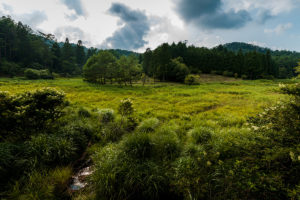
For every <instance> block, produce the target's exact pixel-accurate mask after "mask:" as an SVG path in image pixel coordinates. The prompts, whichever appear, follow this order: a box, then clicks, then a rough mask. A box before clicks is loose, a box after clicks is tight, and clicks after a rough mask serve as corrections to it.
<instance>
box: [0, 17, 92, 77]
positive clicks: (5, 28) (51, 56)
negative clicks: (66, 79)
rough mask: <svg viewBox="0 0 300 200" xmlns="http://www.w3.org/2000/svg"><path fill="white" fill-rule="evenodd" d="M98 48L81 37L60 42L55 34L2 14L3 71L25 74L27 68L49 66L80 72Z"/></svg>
mask: <svg viewBox="0 0 300 200" xmlns="http://www.w3.org/2000/svg"><path fill="white" fill-rule="evenodd" d="M96 51H97V49H95V48H90V49H86V48H85V47H84V46H83V43H82V41H81V40H78V42H77V44H71V43H70V42H69V39H68V38H66V40H65V42H64V43H58V42H57V41H56V40H55V37H54V35H52V34H44V33H42V32H38V33H34V31H33V30H32V29H31V28H30V27H29V26H27V25H24V24H22V22H17V23H16V22H15V21H14V20H13V19H11V18H10V17H4V16H3V17H1V18H0V74H1V75H5V76H15V75H22V74H23V72H24V70H25V69H26V68H32V69H36V70H44V69H48V70H49V71H50V72H55V73H59V74H62V75H79V74H81V72H82V67H83V65H84V63H85V62H86V60H87V59H88V58H89V57H90V56H92V55H93V54H95V53H96Z"/></svg>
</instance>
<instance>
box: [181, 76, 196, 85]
mask: <svg viewBox="0 0 300 200" xmlns="http://www.w3.org/2000/svg"><path fill="white" fill-rule="evenodd" d="M184 83H185V84H187V85H194V84H195V83H196V77H195V76H194V75H191V74H190V75H187V76H186V77H185V79H184Z"/></svg>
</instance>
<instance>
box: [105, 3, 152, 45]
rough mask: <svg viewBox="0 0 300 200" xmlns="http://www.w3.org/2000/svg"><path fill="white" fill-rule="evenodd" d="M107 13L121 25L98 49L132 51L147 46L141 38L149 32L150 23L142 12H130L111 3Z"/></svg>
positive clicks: (121, 6) (118, 4)
mask: <svg viewBox="0 0 300 200" xmlns="http://www.w3.org/2000/svg"><path fill="white" fill-rule="evenodd" d="M108 13H109V14H110V15H113V16H117V17H119V24H122V27H121V28H119V29H117V30H116V31H115V32H114V33H113V35H112V36H111V37H109V38H107V39H106V40H105V41H104V42H103V43H102V45H101V46H100V47H102V48H119V49H128V50H133V49H138V48H141V47H143V46H144V45H145V44H147V42H146V41H145V40H144V39H143V37H144V36H145V35H146V34H147V33H148V31H149V30H150V23H149V19H148V17H147V16H146V15H145V13H144V12H143V11H140V10H132V9H131V8H129V7H127V6H126V5H124V4H121V3H113V4H112V6H111V7H110V9H109V10H108Z"/></svg>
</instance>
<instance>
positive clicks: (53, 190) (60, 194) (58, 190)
mask: <svg viewBox="0 0 300 200" xmlns="http://www.w3.org/2000/svg"><path fill="white" fill-rule="evenodd" d="M71 175H72V170H71V169H70V168H68V167H65V168H56V169H54V170H50V171H47V170H42V171H33V172H32V173H30V175H29V178H28V180H26V181H23V182H16V184H15V185H14V187H13V190H12V191H11V192H10V193H8V197H9V199H47V200H52V199H64V198H67V194H66V193H65V188H66V186H67V183H68V181H69V179H70V177H71Z"/></svg>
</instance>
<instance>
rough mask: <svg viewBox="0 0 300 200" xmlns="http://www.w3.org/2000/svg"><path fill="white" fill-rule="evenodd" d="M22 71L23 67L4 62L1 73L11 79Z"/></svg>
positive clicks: (0, 66) (0, 69)
mask: <svg viewBox="0 0 300 200" xmlns="http://www.w3.org/2000/svg"><path fill="white" fill-rule="evenodd" d="M20 71H21V67H20V66H19V65H18V64H16V63H14V62H8V61H5V60H4V61H3V62H2V63H1V65H0V73H3V74H4V75H8V76H10V77H14V76H16V75H17V74H19V73H20Z"/></svg>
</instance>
